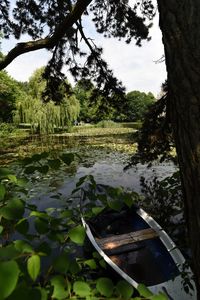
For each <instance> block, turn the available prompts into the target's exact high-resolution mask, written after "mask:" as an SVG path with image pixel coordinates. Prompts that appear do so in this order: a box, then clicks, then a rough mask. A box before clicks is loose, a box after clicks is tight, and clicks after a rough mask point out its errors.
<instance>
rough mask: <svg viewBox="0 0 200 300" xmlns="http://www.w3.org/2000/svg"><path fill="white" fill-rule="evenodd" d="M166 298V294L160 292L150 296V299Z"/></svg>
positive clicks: (161, 299) (163, 299)
mask: <svg viewBox="0 0 200 300" xmlns="http://www.w3.org/2000/svg"><path fill="white" fill-rule="evenodd" d="M168 299H169V298H168V297H167V296H166V295H164V294H162V293H159V294H158V295H153V296H152V297H151V300H168Z"/></svg>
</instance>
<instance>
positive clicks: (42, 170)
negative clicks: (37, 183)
mask: <svg viewBox="0 0 200 300" xmlns="http://www.w3.org/2000/svg"><path fill="white" fill-rule="evenodd" d="M36 170H37V171H38V172H40V173H41V174H47V173H48V171H49V166H47V165H44V166H41V167H37V168H36Z"/></svg>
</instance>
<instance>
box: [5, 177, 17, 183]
mask: <svg viewBox="0 0 200 300" xmlns="http://www.w3.org/2000/svg"><path fill="white" fill-rule="evenodd" d="M7 177H8V179H9V180H10V181H11V182H13V183H17V177H16V176H15V175H8V176H7Z"/></svg>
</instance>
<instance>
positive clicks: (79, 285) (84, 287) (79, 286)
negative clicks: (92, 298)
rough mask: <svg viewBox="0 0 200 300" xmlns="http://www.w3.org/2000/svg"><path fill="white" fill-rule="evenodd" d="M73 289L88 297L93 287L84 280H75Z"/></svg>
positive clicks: (81, 295) (77, 293)
mask: <svg viewBox="0 0 200 300" xmlns="http://www.w3.org/2000/svg"><path fill="white" fill-rule="evenodd" d="M73 291H74V293H75V294H76V295H78V296H80V297H86V296H89V295H90V292H91V289H90V286H89V284H87V283H86V282H83V281H75V282H74V285H73Z"/></svg>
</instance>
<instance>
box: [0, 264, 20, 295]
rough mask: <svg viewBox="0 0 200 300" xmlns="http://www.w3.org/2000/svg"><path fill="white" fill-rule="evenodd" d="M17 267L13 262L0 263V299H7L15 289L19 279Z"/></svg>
mask: <svg viewBox="0 0 200 300" xmlns="http://www.w3.org/2000/svg"><path fill="white" fill-rule="evenodd" d="M19 273H20V270H19V267H18V265H17V263H16V262H15V261H14V260H11V261H5V262H0V297H1V299H4V298H7V297H8V296H9V295H10V294H11V293H12V292H13V291H14V289H15V287H16V285H17V281H18V277H19Z"/></svg>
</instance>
